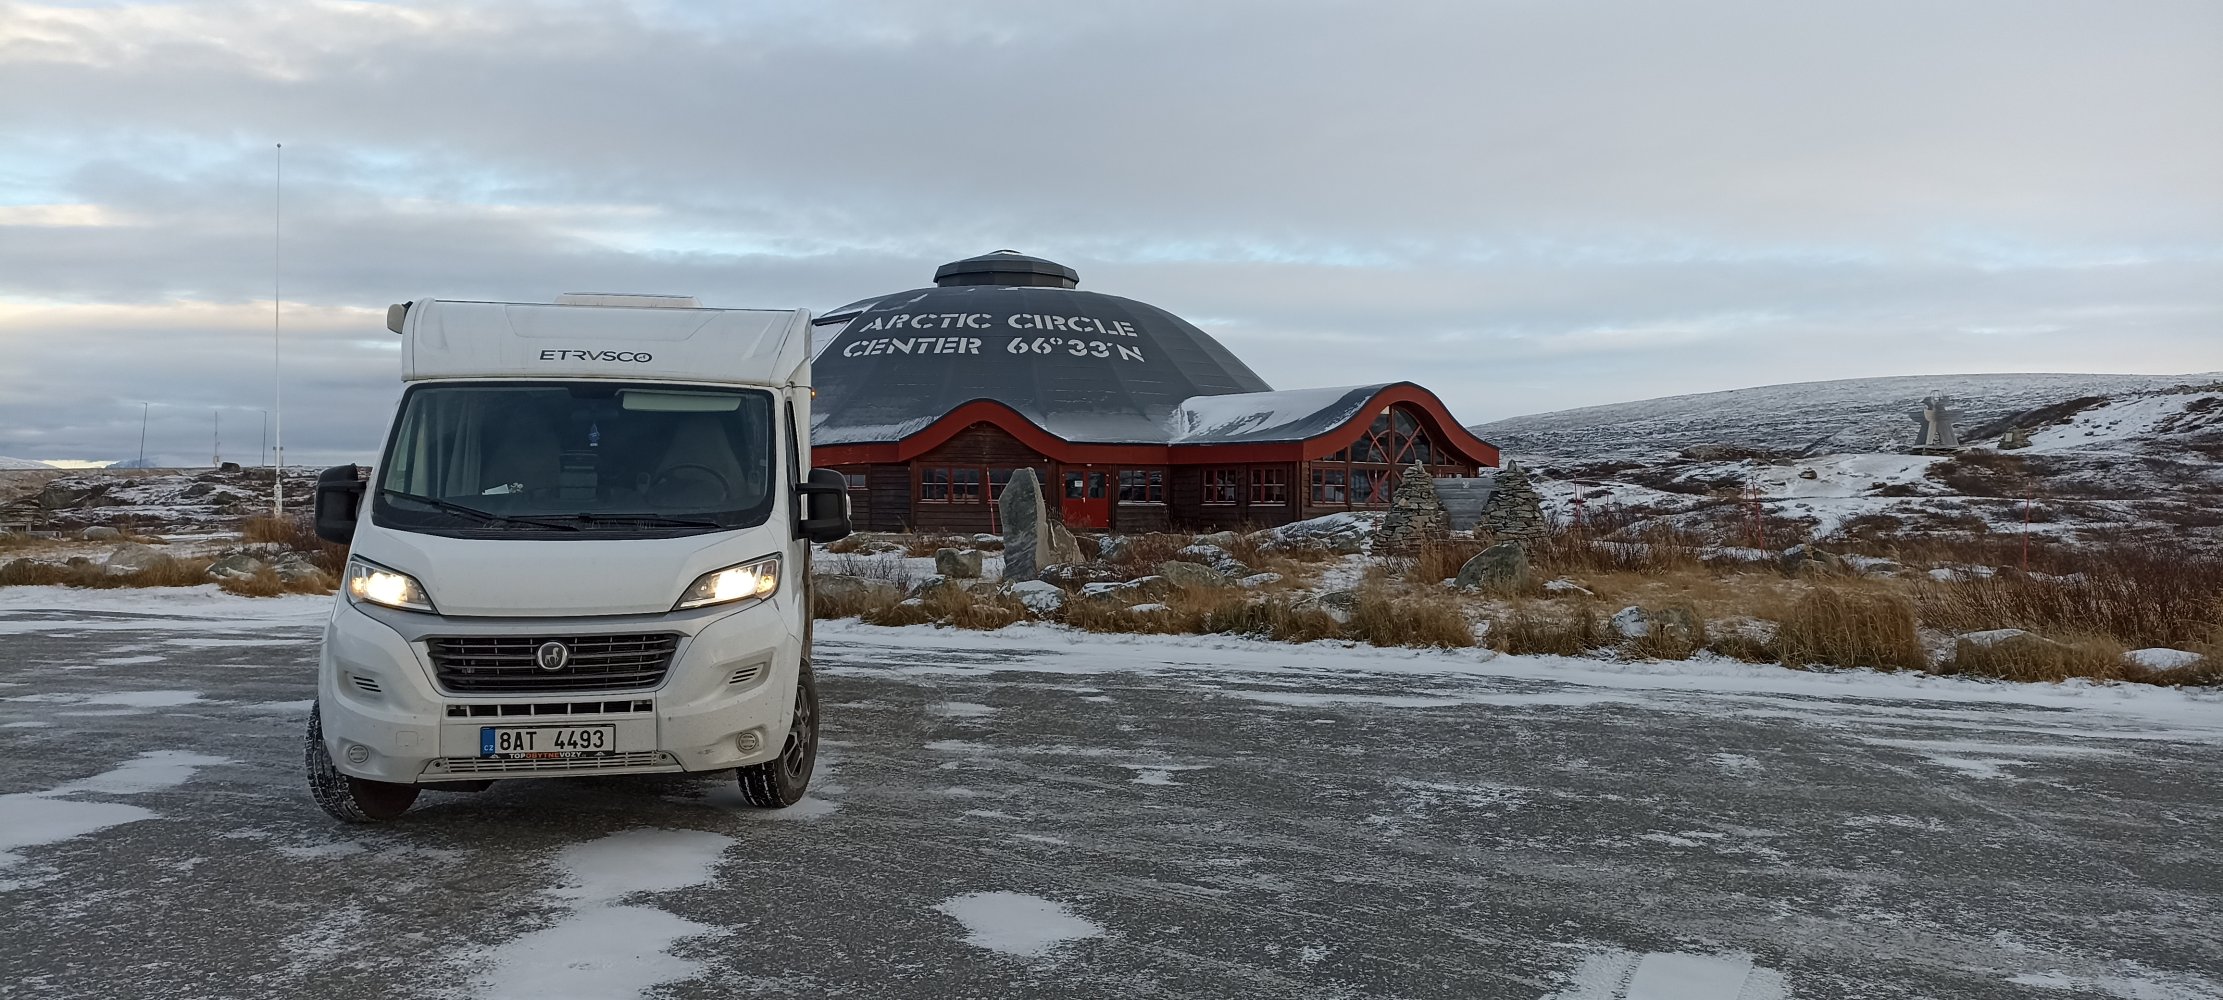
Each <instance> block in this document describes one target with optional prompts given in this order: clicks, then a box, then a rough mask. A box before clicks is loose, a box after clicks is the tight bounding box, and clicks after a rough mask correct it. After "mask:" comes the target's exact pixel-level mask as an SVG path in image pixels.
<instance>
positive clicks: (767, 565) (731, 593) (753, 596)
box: [672, 556, 780, 611]
mask: <svg viewBox="0 0 2223 1000" xmlns="http://www.w3.org/2000/svg"><path fill="white" fill-rule="evenodd" d="M778 589H780V557H778V556H767V557H765V558H763V559H759V560H757V561H755V562H752V563H742V564H741V565H739V566H728V567H726V568H724V569H719V570H712V571H710V572H708V573H704V574H703V575H701V576H699V577H697V578H695V582H694V584H693V585H692V586H689V587H688V588H687V592H686V593H684V594H681V595H679V603H678V604H677V605H674V606H673V608H672V610H674V611H685V610H687V609H688V608H700V607H705V606H707V605H711V604H728V603H731V602H734V601H761V600H763V599H765V598H767V597H770V596H772V593H773V592H774V591H776V590H778Z"/></svg>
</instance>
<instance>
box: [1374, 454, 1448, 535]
mask: <svg viewBox="0 0 2223 1000" xmlns="http://www.w3.org/2000/svg"><path fill="white" fill-rule="evenodd" d="M1449 537H1451V512H1450V511H1448V510H1445V509H1444V506H1443V498H1442V497H1440V496H1437V495H1436V481H1435V478H1434V477H1432V476H1430V475H1429V474H1428V468H1427V467H1426V466H1424V465H1421V464H1420V463H1418V462H1414V463H1413V467H1412V468H1410V469H1406V470H1405V475H1404V477H1403V478H1401V479H1399V480H1398V482H1397V492H1396V493H1395V494H1394V495H1392V496H1391V497H1390V500H1389V516H1387V517H1384V518H1383V519H1382V528H1381V530H1380V531H1378V532H1375V534H1374V551H1376V552H1378V553H1382V554H1385V555H1409V554H1411V553H1413V552H1417V551H1419V550H1420V547H1421V546H1422V545H1424V544H1427V543H1429V542H1439V541H1442V540H1444V539H1447V538H1449Z"/></svg>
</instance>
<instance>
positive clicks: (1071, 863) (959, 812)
mask: <svg viewBox="0 0 2223 1000" xmlns="http://www.w3.org/2000/svg"><path fill="white" fill-rule="evenodd" d="M324 607H325V602H324V600H323V599H305V598H287V599H278V600H259V601H255V600H246V599H236V598H227V597H222V596H218V595H214V594H210V593H202V592H197V591H136V592H77V591H64V590H56V589H44V588H9V589H5V590H0V755H4V757H0V759H5V761H6V767H5V769H4V771H0V796H4V797H0V942H4V946H0V983H5V984H6V987H5V989H0V992H5V993H7V994H8V995H9V996H18V995H22V996H48V995H51V996H61V997H93V996H99V997H110V996H114V997H272V996H287V997H290V996H347V997H365V998H370V997H437V996H489V997H530V998H537V1000H549V998H561V997H624V996H632V995H636V994H640V995H649V996H672V997H733V996H751V995H758V994H764V995H778V996H796V997H812V996H855V997H902V998H921V997H960V996H962V997H1038V996H1039V997H1059V998H1082V997H1447V998H1450V997H1456V998H1493V997H1515V998H1538V997H1552V998H1560V1000H1605V998H1616V997H1627V998H1677V1000H1737V998H1743V1000H1770V998H1788V997H1799V998H1837V997H1843V998H1854V997H1860V998H1867V997H1907V998H1938V997H2005V996H2029V997H2059V998H2070V997H2119V998H2141V1000H2144V998H2161V1000H2174V998H2213V997H2217V996H2223V865H2219V864H2218V861H2219V859H2223V787H2219V786H2223V756H2219V753H2218V751H2219V747H2223V699H2218V698H2217V697H2215V696H2214V695H2212V694H2208V695H2188V694H2185V693H2182V692H2175V691H2165V690H2156V689H2146V688H2088V687H2087V688H2074V687H2072V688H2052V687H2033V686H2013V685H2002V684H1980V683H1970V682H1961V681H1955V680H1950V679H1940V678H1932V677H1922V678H1915V677H1891V676H1879V675H1873V674H1866V673H1839V674H1803V673H1796V672H1792V671H1785V670H1779V669H1774V668H1759V667H1747V666H1742V665H1734V664H1705V663H1701V664H1671V665H1659V664H1654V665H1636V666H1630V665H1616V664H1611V663H1600V662H1592V661H1569V660H1556V659H1552V658H1499V659H1488V658H1487V654H1482V653H1477V652H1473V651H1462V652H1457V653H1414V652H1408V651H1385V650H1374V649H1367V648H1358V649H1349V648H1344V647H1341V646H1325V645H1315V646H1305V647H1292V646H1275V645H1265V644H1256V643H1248V642H1239V641H1232V640H1217V639H1199V638H1196V637H1183V638H1177V639H1158V638H1150V639H1137V638H1103V637H1091V636H1082V635H1078V634H1075V633H1070V632H1063V631H1056V630H1049V629H1040V628H1015V629H1009V630H1005V631H1003V632H997V633H958V632H951V631H937V630H934V629H931V628H917V629H901V630H895V629H873V628H867V627H862V626H856V625H844V624H833V625H825V626H822V631H821V635H820V651H819V663H820V676H821V689H822V695H823V698H824V702H825V717H826V726H827V731H826V736H827V738H828V746H827V749H826V754H825V756H824V757H822V758H821V761H820V770H819V775H818V778H817V780H816V782H815V783H814V786H813V791H812V795H811V798H810V799H809V800H807V801H805V802H804V803H803V804H801V805H799V806H797V807H795V808H793V809H789V810H786V811H783V812H776V813H767V812H759V811H753V810H749V809H746V808H743V807H742V806H740V805H739V801H738V796H737V795H736V794H735V793H734V792H733V791H732V790H731V789H730V787H729V784H730V777H729V778H728V780H727V781H725V782H721V781H718V780H714V779H709V778H703V779H642V778H608V779H594V780H584V779H582V780H572V781H560V782H559V781H547V782H532V783H523V784H511V785H505V786H498V787H497V788H496V789H495V790H493V791H490V792H486V793H483V794H476V795H471V794H428V795H426V796H425V797H424V798H423V799H421V800H420V802H419V805H418V806H417V808H416V809H414V810H413V811H412V812H411V813H410V814H409V815H408V816H406V817H404V818H403V820H402V821H400V822H398V823H395V824H393V825H390V826H384V827H374V828H364V827H349V826H345V825H342V824H339V823H336V822H334V821H332V820H330V819H328V818H327V817H326V816H325V815H324V814H323V813H322V812H320V811H319V810H318V809H317V808H316V806H315V805H313V804H312V803H311V802H310V801H309V798H308V795H307V793H306V791H305V790H304V788H303V786H302V781H301V776H300V736H301V731H302V728H303V726H304V724H305V720H306V716H307V712H308V707H309V702H308V699H309V698H310V696H311V694H312V690H313V685H312V681H311V676H310V669H311V664H312V663H313V660H314V656H315V635H316V631H317V627H318V623H319V619H320V618H321V615H322V614H323V610H324Z"/></svg>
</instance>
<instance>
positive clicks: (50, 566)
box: [0, 556, 211, 590]
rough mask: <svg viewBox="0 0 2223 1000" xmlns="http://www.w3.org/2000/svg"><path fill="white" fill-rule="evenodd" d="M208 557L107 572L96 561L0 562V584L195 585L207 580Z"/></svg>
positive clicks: (97, 587) (94, 586)
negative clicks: (119, 571)
mask: <svg viewBox="0 0 2223 1000" xmlns="http://www.w3.org/2000/svg"><path fill="white" fill-rule="evenodd" d="M210 562H211V560H208V559H172V558H169V557H167V556H165V557H163V558H161V559H157V560H155V561H154V563H153V564H151V565H149V566H148V567H147V568H146V569H142V570H139V571H137V572H134V573H109V572H107V571H106V570H105V569H104V568H102V566H101V564H99V563H86V564H79V565H75V566H71V565H64V564H62V563H49V562H29V561H24V562H21V563H10V564H9V565H6V566H0V587H9V586H50V587H84V588H86V589H88V590H116V589H121V588H126V587H198V586H200V585H201V584H204V583H208V582H210V581H209V578H208V565H209V563H210Z"/></svg>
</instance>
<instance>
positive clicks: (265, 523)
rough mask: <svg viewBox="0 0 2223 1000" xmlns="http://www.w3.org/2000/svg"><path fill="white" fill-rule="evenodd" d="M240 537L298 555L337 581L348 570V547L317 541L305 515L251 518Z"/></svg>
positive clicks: (313, 527)
mask: <svg viewBox="0 0 2223 1000" xmlns="http://www.w3.org/2000/svg"><path fill="white" fill-rule="evenodd" d="M239 537H240V538H241V539H243V540H245V541H248V542H254V543H258V544H263V545H276V546H279V547H281V548H283V549H285V550H287V551H289V552H299V553H301V554H302V555H303V556H306V557H307V558H308V560H309V562H310V563H311V564H312V565H314V566H316V568H317V569H319V570H322V571H324V572H325V573H326V574H329V575H331V576H334V577H337V576H338V575H340V574H341V573H342V572H344V571H345V570H346V569H347V546H345V545H335V544H333V543H331V542H327V541H325V540H324V539H322V538H319V537H317V533H316V525H315V522H314V521H313V520H311V518H310V517H309V516H308V515H305V514H304V515H301V516H297V517H272V516H270V515H268V514H264V515H260V516H257V517H251V518H248V519H247V520H245V521H243V522H241V523H240V526H239ZM326 589H330V588H329V587H327V588H326Z"/></svg>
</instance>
